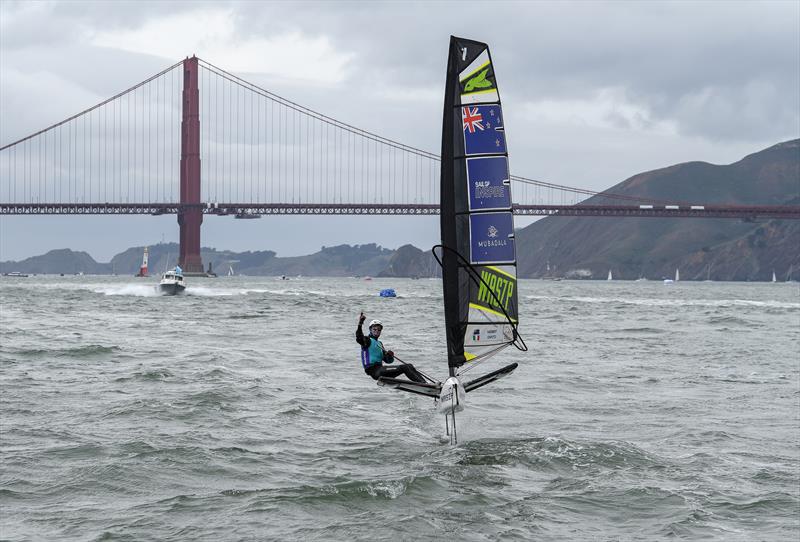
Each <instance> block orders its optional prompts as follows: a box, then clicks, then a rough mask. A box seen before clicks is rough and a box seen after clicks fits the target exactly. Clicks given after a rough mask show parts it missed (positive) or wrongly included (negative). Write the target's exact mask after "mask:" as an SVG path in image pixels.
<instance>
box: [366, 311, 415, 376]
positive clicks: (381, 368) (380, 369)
mask: <svg viewBox="0 0 800 542" xmlns="http://www.w3.org/2000/svg"><path fill="white" fill-rule="evenodd" d="M356 342H357V343H358V344H360V345H361V365H362V366H363V367H364V372H365V373H367V374H368V375H369V376H371V377H372V378H373V379H375V380H378V379H379V378H380V377H382V376H388V377H390V378H397V377H398V376H400V375H405V376H406V377H407V378H408V379H409V380H413V381H414V382H425V377H424V376H422V375H421V374H420V373H419V371H417V370H416V369H415V368H414V366H413V365H411V364H410V363H404V364H402V365H400V366H399V367H386V366H385V365H384V363H392V362H393V361H394V357H392V356H390V355H389V354H388V353H387V352H386V350H385V349H384V348H383V343H382V342H381V341H379V340H378V339H376V338H375V337H373V336H372V333H370V334H369V335H368V336H366V337H365V336H364V332H363V331H361V324H359V325H358V327H357V328H356Z"/></svg>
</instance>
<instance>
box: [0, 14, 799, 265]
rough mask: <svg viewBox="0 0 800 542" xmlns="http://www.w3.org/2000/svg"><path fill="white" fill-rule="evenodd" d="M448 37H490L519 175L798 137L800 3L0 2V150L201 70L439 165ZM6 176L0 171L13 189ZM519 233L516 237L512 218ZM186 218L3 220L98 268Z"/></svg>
mask: <svg viewBox="0 0 800 542" xmlns="http://www.w3.org/2000/svg"><path fill="white" fill-rule="evenodd" d="M451 34H454V35H459V36H463V37H469V38H472V39H476V40H480V41H485V42H487V43H488V44H489V45H490V47H491V50H492V56H493V60H494V64H495V70H496V73H497V79H498V83H499V87H500V93H501V96H502V99H503V106H504V111H505V120H506V133H507V137H508V142H509V143H508V145H509V152H510V165H511V171H512V173H513V174H516V175H521V176H526V177H530V178H535V179H540V180H546V181H549V182H554V183H558V184H566V185H570V186H576V187H583V188H589V189H594V190H602V189H605V188H607V187H609V186H612V185H614V184H616V183H618V182H620V181H622V180H624V179H626V178H628V177H630V176H632V175H634V174H636V173H640V172H642V171H647V170H651V169H656V168H659V167H664V166H668V165H672V164H675V163H680V162H686V161H692V160H703V161H707V162H711V163H716V164H726V163H731V162H734V161H736V160H738V159H740V158H742V157H743V156H745V155H747V154H750V153H753V152H756V151H759V150H761V149H763V148H765V147H768V146H770V145H773V144H775V143H778V142H780V141H785V140H788V139H794V138H797V137H800V2H797V1H796V0H790V1H779V2H720V1H715V2H664V3H659V2H572V3H566V2H528V3H523V2H475V3H470V2H464V1H460V2H447V3H445V2H442V3H436V2H419V3H417V2H408V1H406V2H398V3H392V2H384V3H369V4H367V3H360V2H358V3H349V2H322V3H318V2H290V3H280V2H269V3H267V2H255V1H248V2H230V3H227V2H219V1H215V2H142V1H137V2H119V1H115V2H88V3H86V2H31V1H25V2H13V1H7V0H3V1H2V2H0V146H2V145H5V144H7V143H9V142H11V141H14V140H16V139H19V138H21V137H24V136H26V135H28V134H30V133H33V132H35V131H37V130H39V129H41V128H44V127H46V126H49V125H51V124H53V123H55V122H58V121H60V120H62V119H64V118H66V117H69V116H71V115H73V114H75V113H77V112H79V111H81V110H83V109H85V108H87V107H89V106H91V105H93V104H95V103H97V102H99V101H101V100H103V99H105V98H107V97H109V96H111V95H113V94H116V93H117V92H119V91H121V90H124V89H126V88H128V87H130V86H131V85H133V84H135V83H137V82H139V81H141V80H143V79H145V78H146V77H149V76H151V75H153V74H155V73H157V72H159V71H161V70H162V69H164V68H165V67H167V66H170V65H171V64H173V63H175V62H177V61H178V60H180V59H182V58H184V57H186V56H190V55H192V54H196V55H197V56H199V57H201V58H203V59H205V60H207V61H209V62H211V63H213V64H215V65H217V66H220V67H222V68H224V69H226V70H228V71H231V72H234V73H236V74H238V75H240V76H242V77H244V78H245V79H247V80H250V81H253V82H254V83H257V84H259V85H261V86H263V87H264V88H267V89H270V90H271V91H273V92H275V93H277V94H279V95H282V96H284V97H286V98H289V99H292V100H294V101H296V102H298V103H301V104H303V105H305V106H307V107H310V108H312V109H314V110H317V111H321V112H323V113H325V114H327V115H329V116H331V117H334V118H337V119H339V120H342V121H345V122H347V123H349V124H353V125H355V126H358V127H359V128H363V129H366V130H369V131H371V132H375V133H378V134H380V135H383V136H385V137H389V138H391V139H395V140H399V141H402V142H404V143H407V144H409V145H412V146H416V147H420V148H423V149H426V150H430V151H433V152H437V153H438V151H439V145H440V137H441V134H440V130H441V107H442V100H443V86H444V78H445V66H446V60H447V44H448V39H449V36H450V35H451ZM1 177H2V173H0V178H1ZM518 225H519V223H518ZM177 238H178V227H177V221H176V217H175V216H164V217H158V218H155V217H38V218H37V217H4V218H0V260H9V259H14V260H17V259H21V258H25V257H28V256H32V255H36V254H41V253H44V252H46V251H47V250H50V249H54V248H65V247H69V248H72V249H75V250H85V251H87V252H89V253H90V254H91V255H92V256H93V257H94V258H95V259H97V260H99V261H108V260H109V259H110V258H111V256H113V255H114V254H116V253H117V252H120V251H122V250H124V249H126V248H128V247H130V246H134V245H146V244H153V243H156V242H159V241H161V240H162V239H163V240H165V241H177ZM202 238H203V246H212V247H216V248H218V249H231V250H237V251H241V250H265V249H270V250H275V251H277V252H278V254H279V255H282V256H289V255H297V254H307V253H311V252H314V251H316V250H318V249H319V247H320V246H322V245H328V246H330V245H335V244H340V243H350V244H355V243H367V242H376V243H378V244H381V245H383V246H386V247H389V248H396V247H398V246H400V245H402V244H405V243H413V244H415V245H416V246H418V247H421V248H429V247H430V246H431V245H433V244H435V242H437V241H438V219H435V218H419V217H372V218H368V217H302V216H294V217H280V218H279V217H265V218H262V219H261V220H241V221H237V220H233V219H230V218H222V217H206V218H205V221H204V224H203V233H202Z"/></svg>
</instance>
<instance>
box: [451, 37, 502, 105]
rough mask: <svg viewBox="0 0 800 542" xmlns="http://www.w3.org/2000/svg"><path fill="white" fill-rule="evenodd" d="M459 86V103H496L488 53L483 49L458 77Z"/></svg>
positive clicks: (495, 86)
mask: <svg viewBox="0 0 800 542" xmlns="http://www.w3.org/2000/svg"><path fill="white" fill-rule="evenodd" d="M458 80H459V82H460V84H461V103H463V104H467V103H476V102H495V101H497V83H496V82H495V80H494V68H493V67H492V63H491V61H490V60H489V51H488V50H486V49H484V50H483V52H481V53H480V54H479V55H478V56H477V57H476V58H475V60H473V61H472V62H470V64H469V66H467V67H466V68H465V69H464V70H463V71H462V72H461V73H460V74H459V77H458Z"/></svg>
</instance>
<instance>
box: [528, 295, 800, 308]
mask: <svg viewBox="0 0 800 542" xmlns="http://www.w3.org/2000/svg"><path fill="white" fill-rule="evenodd" d="M524 298H525V299H530V300H532V301H548V302H551V303H556V304H563V303H586V304H598V303H599V304H603V305H608V304H610V303H617V304H619V305H622V306H625V305H636V306H644V307H711V308H731V307H765V308H772V309H791V310H800V303H787V302H782V301H754V300H750V299H663V298H657V297H653V298H646V299H637V298H615V297H614V298H612V297H556V296H537V295H526V296H524Z"/></svg>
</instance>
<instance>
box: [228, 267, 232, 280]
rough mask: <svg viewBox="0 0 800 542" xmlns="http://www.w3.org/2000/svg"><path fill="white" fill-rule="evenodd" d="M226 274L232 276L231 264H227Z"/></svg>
mask: <svg viewBox="0 0 800 542" xmlns="http://www.w3.org/2000/svg"><path fill="white" fill-rule="evenodd" d="M228 276H229V277H232V276H233V266H232V265H230V264H228Z"/></svg>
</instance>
